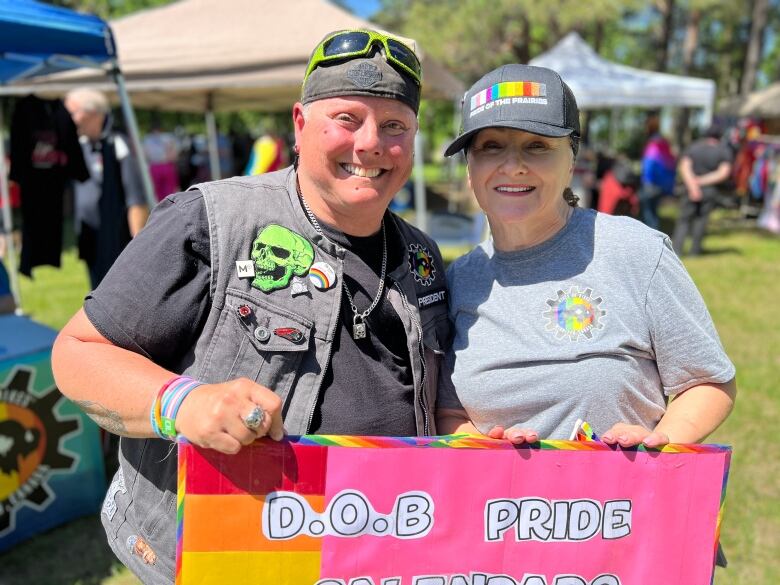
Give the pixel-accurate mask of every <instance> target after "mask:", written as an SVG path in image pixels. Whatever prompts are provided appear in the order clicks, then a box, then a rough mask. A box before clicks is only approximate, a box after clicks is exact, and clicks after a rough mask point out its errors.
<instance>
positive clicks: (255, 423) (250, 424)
mask: <svg viewBox="0 0 780 585" xmlns="http://www.w3.org/2000/svg"><path fill="white" fill-rule="evenodd" d="M263 418H265V411H264V410H263V409H262V408H260V407H259V406H255V407H254V408H253V409H252V412H250V413H249V414H248V415H246V416H245V417H244V425H245V426H246V428H248V429H250V430H252V431H254V430H255V429H256V428H258V427H259V426H260V425H261V424H263Z"/></svg>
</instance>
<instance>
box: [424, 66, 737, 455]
mask: <svg viewBox="0 0 780 585" xmlns="http://www.w3.org/2000/svg"><path fill="white" fill-rule="evenodd" d="M496 86H498V90H497V91H496V89H495V88H496ZM499 95H500V96H501V98H498V96H499ZM504 98H507V99H504ZM508 98H512V99H508ZM514 98H519V99H517V100H516V99H514ZM491 104H492V106H491ZM486 106H487V107H486ZM579 138H580V124H579V113H578V110H577V103H576V101H575V99H574V94H573V93H572V91H571V89H570V88H569V87H568V86H567V85H566V84H565V83H564V82H563V81H562V80H561V78H560V76H559V75H558V74H557V73H555V72H554V71H552V70H550V69H546V68H541V67H531V66H525V65H505V66H503V67H500V68H498V69H497V70H495V71H492V72H490V73H488V74H487V75H486V76H484V77H483V78H482V79H480V80H479V81H478V82H477V83H476V84H475V85H474V86H473V87H472V88H471V89H470V90H469V91H468V93H467V94H466V98H465V99H464V101H463V130H462V133H461V135H460V136H458V137H457V138H456V139H455V141H453V142H452V143H451V144H450V146H449V147H448V148H447V151H446V154H447V155H448V156H451V155H453V154H455V153H457V152H459V151H460V150H465V151H466V162H467V165H468V180H469V184H470V186H471V188H472V190H473V191H474V194H475V196H476V198H477V202H478V203H479V205H480V207H481V208H482V209H483V210H484V211H485V214H486V215H487V218H488V221H489V223H490V229H491V232H492V238H491V239H489V240H488V241H485V242H483V243H482V244H481V245H480V246H478V247H477V248H475V249H474V250H473V251H471V252H470V253H468V254H466V255H465V256H463V257H461V258H459V259H458V260H456V261H455V262H453V263H452V264H451V265H450V267H449V269H448V270H447V281H448V286H449V290H450V308H449V310H450V319H451V321H452V322H453V324H454V327H455V337H454V340H453V343H452V347H451V349H450V350H449V351H448V352H447V355H446V358H445V362H444V367H443V368H442V372H441V376H440V384H439V398H438V403H437V416H438V418H439V432H442V433H452V432H466V433H476V432H480V433H483V434H488V435H490V436H492V437H495V438H506V439H509V440H510V441H513V442H515V443H523V442H526V441H530V442H533V441H536V440H538V439H540V438H541V439H568V438H569V437H570V435H571V432H572V429H573V428H574V426H575V424H576V421H577V419H582V420H585V421H587V422H589V423H590V424H591V426H592V427H593V429H594V431H595V432H596V434H597V435H598V436H599V437H601V439H602V440H603V441H604V442H605V443H608V444H614V445H620V446H621V447H633V446H636V445H639V444H640V443H641V444H644V445H645V446H647V447H660V446H662V445H665V444H667V443H669V442H675V443H694V442H699V441H701V440H703V439H704V438H705V437H706V436H707V435H709V434H710V433H711V432H712V431H713V430H715V429H716V428H717V427H718V425H720V423H721V422H723V420H724V419H725V418H726V416H727V415H728V414H729V412H730V411H731V409H732V406H733V403H734V398H735V394H736V386H735V382H734V366H733V364H732V363H731V361H730V360H729V359H728V357H727V356H726V354H725V352H724V351H723V348H722V346H721V344H720V340H719V339H718V335H717V332H716V331H715V327H714V325H713V323H712V320H711V318H710V316H709V313H708V312H707V308H706V306H705V305H704V301H703V300H702V298H701V295H700V294H699V291H698V290H697V289H696V286H695V285H694V283H693V281H692V280H691V278H690V276H689V275H688V273H687V272H686V271H685V268H684V267H683V265H682V263H681V262H680V260H679V259H678V257H677V256H676V255H675V254H674V252H673V250H672V247H671V243H670V241H669V238H668V237H666V236H665V235H664V234H662V233H660V232H658V231H655V230H651V229H649V228H647V227H646V226H644V225H642V224H641V223H640V222H638V221H636V220H634V219H631V218H628V217H615V216H610V215H605V214H602V213H598V212H595V211H593V210H588V209H583V208H580V207H577V206H576V203H577V199H576V196H575V195H574V194H573V193H572V191H571V189H570V188H569V183H570V181H571V178H572V172H573V168H574V159H575V157H576V155H577V150H578V148H579Z"/></svg>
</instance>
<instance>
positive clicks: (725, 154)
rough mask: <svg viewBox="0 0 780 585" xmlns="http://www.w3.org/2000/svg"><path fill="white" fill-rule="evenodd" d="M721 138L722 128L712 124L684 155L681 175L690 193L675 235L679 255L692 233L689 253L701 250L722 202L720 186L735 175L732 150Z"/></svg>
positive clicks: (673, 238) (681, 253) (676, 226)
mask: <svg viewBox="0 0 780 585" xmlns="http://www.w3.org/2000/svg"><path fill="white" fill-rule="evenodd" d="M720 138H721V131H720V129H719V128H717V127H716V126H711V127H710V128H708V129H707V131H706V132H705V134H704V137H702V138H700V139H699V140H696V141H695V142H693V144H691V145H690V146H689V147H688V149H687V150H686V151H685V152H684V153H683V156H682V158H681V159H680V177H681V178H682V180H683V183H684V184H685V191H686V193H685V198H684V199H683V200H682V202H681V203H680V214H679V216H678V218H677V224H676V225H675V227H674V234H673V236H672V241H673V242H674V251H675V252H677V255H678V256H682V255H683V254H684V253H685V244H686V240H687V239H688V236H689V234H690V237H691V247H690V250H689V251H688V253H689V254H690V255H691V256H697V255H699V254H701V252H702V242H703V240H704V235H705V233H706V232H707V222H708V221H709V217H710V213H712V210H713V209H715V207H716V206H717V204H718V186H719V185H721V184H723V183H725V182H727V181H728V180H729V179H730V177H731V163H732V160H731V150H730V149H729V148H728V146H726V145H725V144H724V143H723V142H721V140H720Z"/></svg>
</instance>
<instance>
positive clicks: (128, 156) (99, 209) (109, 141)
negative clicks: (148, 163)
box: [65, 88, 149, 289]
mask: <svg viewBox="0 0 780 585" xmlns="http://www.w3.org/2000/svg"><path fill="white" fill-rule="evenodd" d="M65 107H66V108H67V109H68V112H70V115H71V116H72V118H73V122H74V123H75V124H76V129H77V130H78V133H79V136H80V138H79V141H80V142H81V149H82V152H83V153H84V160H85V161H86V163H87V169H88V170H89V175H90V177H89V179H87V180H86V181H84V182H82V183H76V184H75V185H74V193H75V211H76V218H75V228H76V233H77V234H78V246H79V257H80V258H81V259H82V260H84V261H85V262H86V263H87V268H88V269H89V279H90V283H91V285H92V288H93V289H95V288H97V286H98V285H99V284H100V282H101V281H102V280H103V277H104V276H105V275H106V273H107V272H108V270H109V268H111V265H112V264H113V263H114V261H115V260H116V259H117V257H118V256H119V254H120V253H121V252H122V250H123V249H124V248H125V246H126V245H127V244H128V242H130V239H131V238H133V237H134V236H135V235H136V234H137V233H138V232H139V231H141V228H142V227H144V224H145V223H146V218H147V217H148V215H149V210H148V207H147V205H146V199H145V198H144V192H143V184H142V181H141V176H140V170H139V167H138V162H137V159H136V158H135V156H134V155H133V153H132V151H131V150H130V147H129V145H128V141H127V139H126V138H124V137H123V136H122V135H121V134H119V133H117V132H115V131H114V130H113V128H112V118H111V113H110V108H109V105H108V100H107V99H106V96H105V95H103V94H102V93H100V92H99V91H96V90H94V89H89V88H80V89H74V90H72V91H70V92H69V93H68V94H67V95H66V96H65Z"/></svg>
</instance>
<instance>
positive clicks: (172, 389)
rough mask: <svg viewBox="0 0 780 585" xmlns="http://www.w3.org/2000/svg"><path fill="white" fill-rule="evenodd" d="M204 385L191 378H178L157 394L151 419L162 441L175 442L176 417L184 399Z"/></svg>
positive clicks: (166, 384)
mask: <svg viewBox="0 0 780 585" xmlns="http://www.w3.org/2000/svg"><path fill="white" fill-rule="evenodd" d="M202 385H203V383H202V382H199V381H197V380H195V379H193V378H190V377H189V376H176V377H175V378H171V379H170V380H168V382H166V383H165V384H164V385H163V386H162V388H160V391H159V392H158V393H157V399H156V400H155V401H154V404H153V405H152V410H151V413H150V418H151V422H152V429H153V430H154V433H155V434H156V435H157V436H158V437H160V438H161V439H167V440H175V438H176V415H177V414H178V413H179V408H180V407H181V404H182V402H184V399H185V398H186V397H187V396H188V395H189V393H190V392H192V391H193V390H195V388H197V387H198V386H202Z"/></svg>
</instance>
